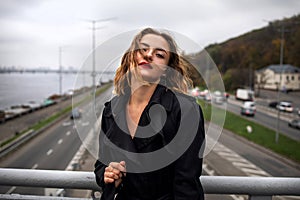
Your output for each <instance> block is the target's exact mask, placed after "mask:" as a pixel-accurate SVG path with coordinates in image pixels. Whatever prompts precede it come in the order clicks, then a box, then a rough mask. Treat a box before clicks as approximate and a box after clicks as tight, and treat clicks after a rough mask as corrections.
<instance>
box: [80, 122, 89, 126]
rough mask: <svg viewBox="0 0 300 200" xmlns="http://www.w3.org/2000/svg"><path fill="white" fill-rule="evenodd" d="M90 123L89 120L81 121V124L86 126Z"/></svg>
mask: <svg viewBox="0 0 300 200" xmlns="http://www.w3.org/2000/svg"><path fill="white" fill-rule="evenodd" d="M89 124H90V122H83V123H81V126H88V125H89Z"/></svg>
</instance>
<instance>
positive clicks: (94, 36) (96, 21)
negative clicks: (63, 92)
mask: <svg viewBox="0 0 300 200" xmlns="http://www.w3.org/2000/svg"><path fill="white" fill-rule="evenodd" d="M115 19H116V18H106V19H98V20H86V21H88V22H91V23H92V74H91V76H92V79H93V90H95V89H96V30H99V29H103V28H105V27H98V28H97V27H96V24H97V23H98V22H105V21H111V20H115Z"/></svg>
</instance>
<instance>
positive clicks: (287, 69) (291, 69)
mask: <svg viewBox="0 0 300 200" xmlns="http://www.w3.org/2000/svg"><path fill="white" fill-rule="evenodd" d="M267 69H269V70H272V71H274V73H300V68H299V67H295V66H293V65H289V64H285V65H269V66H267V67H264V68H262V69H259V70H257V71H258V72H263V71H265V70H267Z"/></svg>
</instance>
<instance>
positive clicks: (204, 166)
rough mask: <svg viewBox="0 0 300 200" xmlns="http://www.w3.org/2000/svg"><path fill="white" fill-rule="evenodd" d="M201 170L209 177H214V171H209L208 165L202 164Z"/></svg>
mask: <svg viewBox="0 0 300 200" xmlns="http://www.w3.org/2000/svg"><path fill="white" fill-rule="evenodd" d="M202 168H203V170H204V171H205V172H206V173H207V174H208V175H209V176H214V175H215V170H213V169H212V170H210V169H209V168H208V165H207V164H205V163H203V166H202Z"/></svg>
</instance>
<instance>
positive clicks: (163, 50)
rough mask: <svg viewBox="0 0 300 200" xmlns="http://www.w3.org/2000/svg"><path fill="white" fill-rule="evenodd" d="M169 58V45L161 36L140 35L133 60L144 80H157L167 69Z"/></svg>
mask: <svg viewBox="0 0 300 200" xmlns="http://www.w3.org/2000/svg"><path fill="white" fill-rule="evenodd" d="M169 59H170V47H169V44H168V43H167V41H166V40H165V39H164V38H163V37H162V36H159V35H154V34H147V35H145V36H143V37H142V39H141V41H140V43H139V51H137V52H136V55H135V60H136V62H137V63H138V66H137V67H138V70H139V72H140V74H141V76H142V78H143V79H144V80H145V81H148V82H152V83H153V82H157V81H159V80H160V77H161V75H162V74H163V73H164V71H165V70H166V69H167V65H168V63H169Z"/></svg>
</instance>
